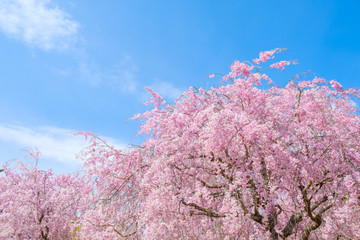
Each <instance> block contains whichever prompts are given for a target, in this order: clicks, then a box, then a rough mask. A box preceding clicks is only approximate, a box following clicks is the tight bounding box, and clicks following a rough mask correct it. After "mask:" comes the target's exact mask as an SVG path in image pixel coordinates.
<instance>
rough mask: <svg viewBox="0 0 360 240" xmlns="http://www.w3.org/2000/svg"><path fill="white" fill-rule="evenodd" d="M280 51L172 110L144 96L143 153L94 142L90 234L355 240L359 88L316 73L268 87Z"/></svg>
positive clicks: (87, 155) (235, 69) (239, 66)
mask: <svg viewBox="0 0 360 240" xmlns="http://www.w3.org/2000/svg"><path fill="white" fill-rule="evenodd" d="M283 50H284V49H275V50H272V51H268V52H262V53H260V56H259V58H258V59H255V60H254V63H255V64H251V63H249V62H239V61H235V62H234V63H233V64H232V65H231V72H230V73H229V74H227V75H225V76H223V80H224V84H223V85H222V86H220V87H217V88H212V89H211V90H208V91H207V90H204V89H201V88H200V89H194V88H190V89H189V91H187V92H185V93H184V94H183V95H182V96H181V97H180V98H179V99H178V100H177V101H176V102H175V103H174V104H172V105H170V104H167V103H165V101H163V100H162V98H161V97H160V96H159V95H158V94H157V93H155V92H153V91H152V90H151V89H148V90H149V91H150V93H151V94H152V102H153V103H154V109H152V110H150V111H147V112H145V113H143V114H139V115H137V116H135V118H140V119H143V124H142V126H141V130H140V133H144V134H147V135H148V139H147V140H146V141H145V142H144V143H143V144H142V145H141V146H139V147H135V148H133V149H131V150H129V151H127V152H121V151H119V150H116V149H115V148H113V147H111V146H109V145H108V144H107V143H106V142H103V141H102V140H100V139H98V138H96V137H93V139H92V145H91V146H90V147H89V148H88V149H87V151H85V152H84V159H85V162H86V163H85V165H86V167H87V169H88V173H90V174H91V175H92V176H93V177H94V178H95V179H96V181H97V189H98V193H99V198H101V199H102V200H99V201H97V203H96V206H95V205H94V208H93V210H92V211H91V212H90V213H89V216H88V221H89V222H90V221H92V222H91V224H85V225H84V229H86V231H87V232H86V233H85V235H84V236H86V234H93V236H95V235H96V236H98V238H99V239H100V238H101V236H106V237H113V238H120V237H121V236H122V237H129V238H133V239H138V238H141V239H270V238H271V239H285V238H286V239H335V238H344V239H358V238H360V230H359V229H360V227H359V226H360V202H359V201H360V200H359V196H360V192H359V191H360V188H359V187H360V186H359V181H360V151H359V150H360V144H359V139H360V117H359V115H358V114H357V113H356V111H357V108H356V105H355V104H354V102H353V101H351V96H352V97H353V96H356V97H359V91H357V90H354V89H348V90H345V89H343V88H342V86H341V85H340V84H339V83H338V82H336V81H330V82H327V81H326V80H324V79H322V78H319V77H314V76H313V77H312V79H309V80H299V78H297V79H296V78H295V79H293V80H290V81H289V83H288V84H287V85H286V87H284V88H280V87H276V86H272V85H271V79H270V78H269V77H268V76H267V75H265V74H264V73H263V72H262V69H261V68H260V65H259V64H262V63H264V62H266V61H268V60H269V59H271V58H273V54H274V53H276V52H280V51H283ZM293 63H295V62H294V61H280V62H277V63H273V64H271V65H270V66H269V67H270V68H278V69H281V70H283V69H284V67H285V66H286V65H290V64H293ZM210 77H211V78H213V77H214V74H211V75H210ZM262 80H266V81H267V82H268V83H269V84H270V87H266V88H265V87H259V86H260V85H261V83H262ZM95 225H96V226H99V227H100V226H101V229H100V228H94V227H93V226H95ZM99 231H100V232H99ZM101 231H102V232H101ZM102 234H104V235H102Z"/></svg>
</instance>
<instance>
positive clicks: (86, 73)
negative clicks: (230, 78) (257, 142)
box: [0, 0, 360, 172]
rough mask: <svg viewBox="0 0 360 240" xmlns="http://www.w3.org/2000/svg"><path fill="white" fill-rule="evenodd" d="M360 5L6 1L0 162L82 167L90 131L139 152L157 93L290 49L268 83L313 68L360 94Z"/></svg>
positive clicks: (2, 7)
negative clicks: (32, 160)
mask: <svg viewBox="0 0 360 240" xmlns="http://www.w3.org/2000/svg"><path fill="white" fill-rule="evenodd" d="M358 9H360V2H359V1H355V0H354V1H347V0H342V1H331V0H327V1H306V0H305V1H304V0H299V1H295V0H294V1H265V0H264V1H240V0H238V1H215V0H208V1H190V0H187V1H186V0H184V1H145V0H143V1H137V0H134V1H122V0H108V1H89V0H86V1H85V0H61V1H60V0H1V1H0V46H1V54H0V83H1V87H0V163H4V162H6V161H13V160H14V159H23V157H24V156H25V155H26V154H27V153H26V151H27V150H29V149H33V148H35V147H37V148H38V149H39V150H40V151H41V152H42V158H41V160H40V163H39V166H40V167H42V168H53V169H54V170H55V171H56V172H73V171H75V170H76V169H78V168H79V167H80V162H79V161H78V160H76V158H75V157H74V155H75V154H76V153H77V152H79V151H80V150H81V149H82V148H83V147H84V146H85V145H86V143H85V141H84V140H83V139H82V138H81V137H79V136H77V137H75V136H72V134H71V132H74V131H91V132H94V133H95V134H97V135H99V136H103V137H105V138H107V139H110V140H111V141H112V142H113V143H114V144H116V145H117V146H119V147H126V146H127V145H128V144H131V143H140V142H141V138H138V137H136V135H137V129H138V126H139V122H129V123H125V122H126V121H127V120H128V119H129V118H130V117H132V116H133V115H134V114H136V113H138V112H142V111H144V110H145V108H144V106H143V105H142V103H143V102H144V101H146V100H147V98H148V97H149V94H148V93H147V92H146V90H145V89H144V88H143V86H150V87H151V88H152V89H153V90H155V91H157V92H158V93H159V94H160V95H162V96H163V97H164V98H165V99H166V100H167V101H170V102H171V101H174V100H175V99H176V98H177V97H178V96H179V95H181V93H182V92H183V91H185V90H186V89H188V87H190V86H196V87H200V86H202V87H206V86H208V85H209V84H210V85H212V84H216V83H219V82H220V79H216V78H214V79H204V78H203V77H204V76H206V75H207V74H210V73H213V72H219V73H227V72H228V71H229V65H230V64H231V63H232V62H233V61H234V60H236V59H237V60H240V61H243V60H251V59H254V58H255V57H257V55H258V53H259V52H260V51H265V50H271V49H273V48H277V47H280V48H288V51H287V52H285V53H281V54H280V55H278V60H280V59H281V60H292V59H297V61H298V62H299V63H300V65H296V66H290V67H288V68H287V70H286V71H285V72H281V73H275V75H272V78H273V80H274V81H275V82H278V83H279V84H284V83H285V82H286V81H287V79H288V78H289V77H291V76H292V75H294V74H296V73H300V72H303V71H306V70H312V71H313V72H315V73H316V74H317V75H318V76H322V77H324V78H326V79H328V80H332V79H336V80H338V81H339V82H341V83H342V84H343V86H344V87H346V88H349V87H360V18H359V17H358V16H359V15H358Z"/></svg>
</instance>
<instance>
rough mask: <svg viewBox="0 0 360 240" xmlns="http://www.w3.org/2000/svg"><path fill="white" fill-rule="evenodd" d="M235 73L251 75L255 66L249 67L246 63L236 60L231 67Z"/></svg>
mask: <svg viewBox="0 0 360 240" xmlns="http://www.w3.org/2000/svg"><path fill="white" fill-rule="evenodd" d="M230 68H231V70H232V71H233V72H236V73H238V72H240V73H241V74H243V75H244V76H248V75H250V73H251V70H252V69H253V68H254V67H253V66H249V65H247V64H245V63H241V62H239V61H238V60H235V61H234V63H233V64H231V66H230Z"/></svg>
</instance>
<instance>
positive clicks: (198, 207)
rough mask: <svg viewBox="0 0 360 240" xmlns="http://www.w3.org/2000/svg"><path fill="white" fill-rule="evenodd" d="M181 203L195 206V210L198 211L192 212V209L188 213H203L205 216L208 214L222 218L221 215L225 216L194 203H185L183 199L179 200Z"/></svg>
mask: <svg viewBox="0 0 360 240" xmlns="http://www.w3.org/2000/svg"><path fill="white" fill-rule="evenodd" d="M181 203H182V204H184V205H185V206H191V207H193V208H195V209H196V210H199V211H200V212H194V211H190V215H191V216H192V215H205V216H209V217H215V218H222V217H226V215H225V214H219V213H216V212H214V211H212V210H210V209H208V208H204V207H201V206H199V205H197V204H195V203H187V202H185V201H184V199H182V200H181Z"/></svg>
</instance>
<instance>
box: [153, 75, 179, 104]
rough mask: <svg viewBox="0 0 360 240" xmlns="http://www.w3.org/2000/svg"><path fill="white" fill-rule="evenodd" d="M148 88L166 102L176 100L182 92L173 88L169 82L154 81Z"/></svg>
mask: <svg viewBox="0 0 360 240" xmlns="http://www.w3.org/2000/svg"><path fill="white" fill-rule="evenodd" d="M150 88H151V89H152V90H154V91H155V92H157V93H158V94H159V95H160V96H161V97H163V98H165V99H168V100H171V101H173V100H176V99H177V98H178V97H180V96H181V94H182V93H183V92H184V90H183V89H181V88H178V87H175V86H174V85H173V84H172V83H171V82H165V81H158V80H156V81H155V82H154V83H153V84H151V85H150Z"/></svg>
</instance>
